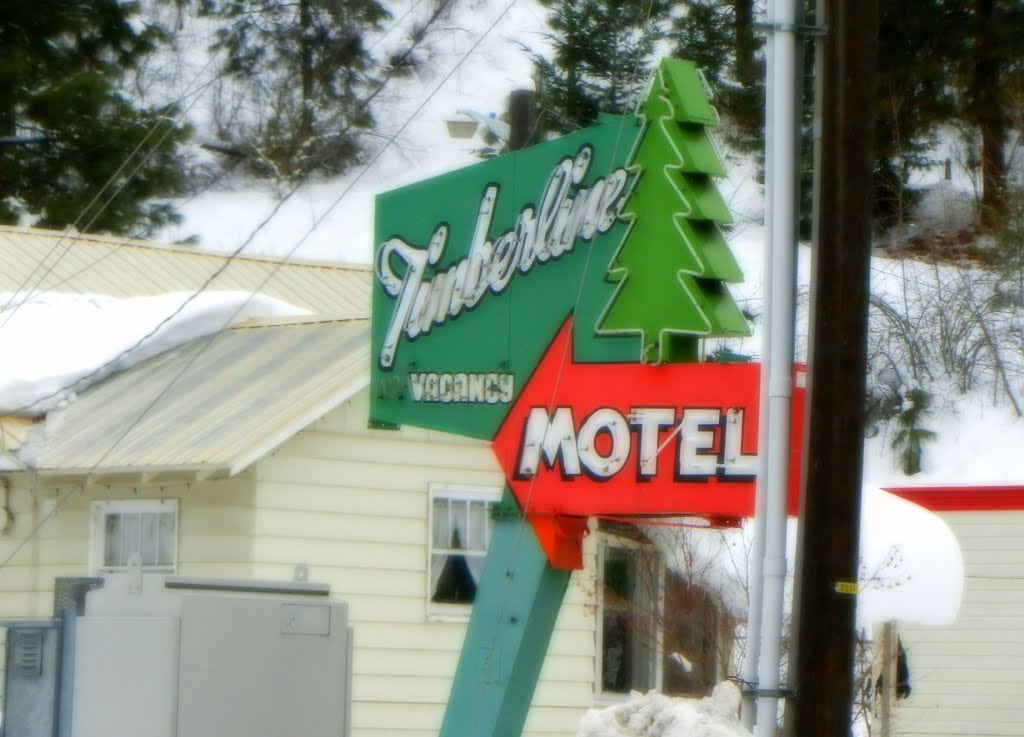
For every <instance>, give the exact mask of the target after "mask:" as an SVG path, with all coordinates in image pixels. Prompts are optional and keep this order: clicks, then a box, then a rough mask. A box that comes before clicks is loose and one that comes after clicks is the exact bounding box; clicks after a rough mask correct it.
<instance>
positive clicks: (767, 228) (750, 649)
mask: <svg viewBox="0 0 1024 737" xmlns="http://www.w3.org/2000/svg"><path fill="white" fill-rule="evenodd" d="M772 39H773V34H769V35H768V38H767V42H766V44H765V56H766V61H767V78H768V80H770V79H771V73H772V69H773V68H774V64H773V53H772ZM766 85H767V80H766ZM772 110H773V106H772V96H771V95H770V94H766V95H765V114H764V138H765V147H764V161H765V173H766V176H765V208H764V233H765V249H764V272H763V274H762V280H761V283H762V284H763V285H765V286H764V289H765V295H764V313H763V315H764V321H763V324H762V326H761V382H760V393H759V394H758V397H759V400H758V401H759V405H760V407H759V410H758V427H757V438H758V440H757V447H758V448H759V449H760V451H759V453H758V458H757V483H756V486H755V492H754V530H753V537H752V539H751V546H750V561H749V563H748V565H747V576H748V579H747V642H746V649H745V652H744V655H743V663H742V667H741V670H740V678H741V679H742V686H743V689H744V692H745V695H746V698H744V699H743V702H742V705H741V709H740V722H741V723H742V724H743V726H744V728H746V729H747V730H748V731H753V728H754V719H755V715H756V713H757V695H756V691H754V690H753V689H756V687H757V671H758V663H759V661H760V656H761V619H762V617H761V615H762V610H763V607H764V540H765V526H766V524H767V517H766V516H765V512H766V509H765V503H766V481H767V478H768V452H767V449H766V446H767V443H766V438H767V437H768V427H769V425H768V417H769V415H770V412H769V406H768V396H769V384H768V377H769V374H770V367H771V361H772V355H771V350H770V348H769V346H770V345H771V335H772V313H771V309H772V305H771V300H770V295H771V286H770V285H771V283H772V266H773V264H772V249H771V232H772V212H773V209H774V208H773V206H772V198H773V195H774V194H775V187H772V186H770V184H769V182H768V179H767V175H768V172H772V171H774V166H773V165H772V145H771V144H772V139H773V135H772V122H773V121H772Z"/></svg>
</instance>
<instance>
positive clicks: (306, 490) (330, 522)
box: [254, 391, 594, 737]
mask: <svg viewBox="0 0 1024 737" xmlns="http://www.w3.org/2000/svg"><path fill="white" fill-rule="evenodd" d="M367 396H368V395H367V392H365V391H364V392H362V393H361V394H360V395H359V396H358V397H356V398H355V399H353V400H351V401H350V402H348V403H346V404H345V405H344V406H342V407H340V408H338V409H337V410H335V411H334V412H331V413H330V414H328V415H327V416H326V417H324V418H322V419H321V420H319V421H318V422H316V423H314V424H313V425H312V426H311V427H309V428H307V430H306V431H304V432H302V433H300V434H298V435H297V436H295V437H294V438H292V439H291V440H289V441H288V442H286V443H285V444H284V445H283V446H281V448H279V449H278V450H277V451H276V452H275V453H274V454H273V455H272V456H270V457H267V458H265V459H264V460H262V461H261V462H260V463H259V464H258V468H257V477H258V482H257V512H256V517H255V521H254V574H255V575H256V576H257V577H269V578H282V577H285V578H287V577H290V576H291V575H292V573H293V572H294V571H295V568H296V566H297V565H299V564H306V565H307V566H308V575H309V579H310V580H311V581H317V582H325V583H328V584H330V586H331V592H332V595H333V596H334V597H336V598H338V599H341V600H344V601H346V602H348V605H349V612H350V617H351V621H352V625H353V627H354V631H355V653H354V662H353V713H352V729H353V737H390V736H391V735H398V734H401V735H403V737H416V736H418V735H422V736H424V737H425V736H426V735H431V736H433V735H436V734H437V730H438V729H439V727H440V724H441V719H442V716H443V713H444V706H445V704H446V703H447V700H448V693H449V689H450V687H451V680H452V677H453V675H454V672H455V667H456V664H457V662H458V657H459V653H460V651H461V648H462V642H463V637H464V633H465V626H466V625H465V622H459V621H456V622H450V621H432V620H431V619H430V618H429V617H428V613H427V565H428V544H429V536H428V529H427V520H428V505H429V488H430V486H431V484H439V485H448V486H469V487H484V488H494V489H496V490H500V489H501V488H502V487H503V486H504V476H503V474H502V472H501V470H500V468H499V467H498V465H497V463H496V461H495V460H494V458H493V455H492V453H491V450H490V448H489V447H488V445H487V444H485V443H481V442H477V441H471V440H467V439H464V438H458V437H454V436H450V435H445V434H442V433H434V432H427V431H423V430H418V429H415V428H402V429H401V430H397V431H393V430H369V429H367V426H366V418H367V416H368V407H367ZM587 558H588V560H591V561H592V560H593V553H592V551H590V552H589V553H588V556H587ZM588 575H592V571H591V572H589V573H588ZM585 579H586V576H584V577H583V580H585ZM591 596H592V586H590V587H588V586H586V585H584V584H580V583H578V582H577V574H574V577H573V583H572V584H571V585H570V588H569V591H568V593H567V596H566V601H565V603H564V605H563V607H562V611H561V613H560V617H559V624H558V628H557V629H556V634H555V636H554V639H553V641H552V644H551V648H550V652H549V655H548V658H547V660H546V661H545V664H544V668H543V671H542V675H541V683H540V684H539V686H538V689H537V692H536V694H535V698H534V706H533V708H532V710H531V714H530V717H529V721H528V728H527V731H526V734H527V735H533V736H536V737H540V736H541V735H549V734H561V735H568V734H572V733H574V732H575V730H576V726H577V724H578V722H579V719H580V717H581V716H582V714H583V711H584V710H585V709H586V708H587V707H589V706H591V705H592V703H593V676H594V610H593V601H592V599H591V598H589V597H591Z"/></svg>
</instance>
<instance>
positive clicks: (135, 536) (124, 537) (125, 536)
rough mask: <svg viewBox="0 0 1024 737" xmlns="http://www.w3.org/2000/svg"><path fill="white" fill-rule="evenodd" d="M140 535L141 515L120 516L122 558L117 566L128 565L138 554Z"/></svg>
mask: <svg viewBox="0 0 1024 737" xmlns="http://www.w3.org/2000/svg"><path fill="white" fill-rule="evenodd" d="M141 535H142V515H141V514H123V515H121V554H122V555H123V556H124V557H123V559H122V560H121V562H120V563H118V565H121V566H126V565H128V564H129V563H130V562H131V560H132V557H133V556H135V555H138V554H139V552H140V544H141V540H140V538H141Z"/></svg>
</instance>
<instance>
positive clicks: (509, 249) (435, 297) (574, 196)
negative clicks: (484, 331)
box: [374, 145, 628, 369]
mask: <svg viewBox="0 0 1024 737" xmlns="http://www.w3.org/2000/svg"><path fill="white" fill-rule="evenodd" d="M593 156H594V150H593V147H592V146H590V145H584V146H581V147H580V149H579V150H578V151H577V152H576V155H575V156H572V157H566V158H564V159H562V160H561V161H559V162H558V164H557V165H556V166H555V168H554V169H553V170H552V171H551V174H550V176H549V177H548V180H547V183H546V185H545V187H544V191H543V193H542V194H541V198H540V207H539V208H535V206H534V205H533V204H528V205H525V206H524V207H523V208H522V209H521V210H520V211H519V216H518V217H517V218H516V223H515V225H514V226H513V227H511V228H509V229H507V230H505V231H504V232H503V233H502V234H501V235H499V236H498V237H497V238H495V239H494V240H491V239H489V238H488V236H487V234H488V233H489V232H490V229H491V220H492V218H493V217H494V208H495V206H496V204H497V201H498V194H499V187H498V185H497V184H489V185H487V186H486V187H485V188H484V191H483V195H482V196H481V198H480V205H479V209H478V211H477V219H476V226H475V228H474V231H473V239H472V241H471V242H470V248H469V253H468V254H467V255H466V256H465V257H463V258H462V259H460V260H458V261H457V262H455V263H454V264H452V265H451V266H450V267H449V268H447V269H445V270H444V271H438V272H436V273H435V274H434V275H433V277H432V278H430V279H428V278H426V277H427V270H428V268H430V267H433V266H436V264H437V263H438V262H439V261H440V260H441V256H442V255H443V254H444V250H445V248H446V247H447V245H448V225H447V224H446V223H439V224H438V225H437V226H436V227H435V228H434V232H433V234H432V235H431V237H430V243H429V244H428V245H427V246H426V247H425V248H424V247H420V246H416V245H414V244H412V243H409V242H407V241H405V240H403V239H402V238H400V237H398V236H395V237H392V238H389V239H388V240H386V241H384V242H383V243H382V244H381V245H380V247H379V248H378V249H377V258H376V262H375V265H374V270H375V272H376V275H377V279H378V280H379V281H380V283H381V285H382V286H383V287H384V290H385V292H387V294H388V295H389V296H390V297H393V298H394V299H395V309H394V311H393V312H392V315H391V321H390V323H389V324H388V328H387V332H386V334H385V336H384V341H383V344H382V345H381V349H380V355H379V356H378V362H379V363H380V366H381V368H384V369H389V368H391V367H392V365H393V364H394V360H395V354H396V353H397V351H398V344H399V341H400V340H401V338H402V336H403V335H404V336H405V337H406V338H409V339H413V338H416V337H417V336H419V335H423V334H425V333H429V332H430V330H431V329H432V328H433V327H434V326H435V325H443V324H444V323H446V322H447V321H448V320H450V319H452V318H455V317H458V316H459V314H461V313H462V311H463V310H464V309H471V308H473V307H475V306H476V305H477V304H478V303H479V302H480V300H481V299H483V297H484V295H485V294H487V292H488V291H490V292H491V293H492V294H501V293H502V292H504V291H505V289H506V288H508V285H509V283H510V282H511V281H512V277H513V276H515V274H516V272H517V271H518V272H519V273H520V274H526V273H528V272H529V271H530V270H531V269H533V267H534V266H536V265H538V264H544V263H547V262H548V261H550V260H552V259H557V258H558V257H560V256H561V255H562V254H564V253H566V252H568V251H571V250H573V248H574V247H575V245H576V242H577V241H579V240H582V241H585V242H586V241H590V240H591V239H593V237H594V236H595V235H598V234H603V233H607V232H608V231H609V230H610V229H611V228H612V226H613V225H614V224H615V222H616V220H617V219H618V217H619V214H620V212H621V210H622V206H623V203H624V201H625V194H624V193H625V189H626V181H627V178H628V175H627V172H626V170H625V169H622V168H619V169H615V170H613V171H612V172H610V173H609V174H608V176H607V177H599V178H598V179H597V180H596V181H595V182H594V183H593V184H591V185H590V186H589V187H583V186H581V184H582V182H583V180H584V179H585V178H586V175H587V172H588V171H589V170H590V164H591V161H592V160H593Z"/></svg>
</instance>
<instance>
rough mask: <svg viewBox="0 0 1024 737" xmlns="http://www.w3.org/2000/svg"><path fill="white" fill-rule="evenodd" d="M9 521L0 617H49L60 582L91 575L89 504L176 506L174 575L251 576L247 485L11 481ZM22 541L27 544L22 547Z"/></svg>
mask: <svg viewBox="0 0 1024 737" xmlns="http://www.w3.org/2000/svg"><path fill="white" fill-rule="evenodd" d="M11 481H12V488H11V492H10V502H9V503H10V506H11V509H12V512H13V517H14V522H13V524H12V525H11V526H10V528H9V529H7V530H6V531H4V532H3V534H2V535H0V556H2V557H0V561H3V560H6V559H7V558H8V557H9V556H10V555H11V554H12V553H13V552H14V550H15V549H16V548H17V547H18V546H21V549H20V550H19V551H18V552H17V554H16V555H14V557H13V558H12V559H11V560H10V561H9V562H8V563H7V565H5V566H4V567H3V568H2V569H0V617H8V618H24V617H39V616H51V615H52V612H53V582H54V579H55V578H57V577H58V576H87V575H90V570H89V565H90V559H89V554H90V540H91V524H92V523H91V512H90V510H91V503H92V502H94V501H102V500H115V499H170V498H173V499H177V500H178V545H177V572H178V573H179V574H181V575H187V576H214V577H220V578H249V577H251V575H252V536H251V530H252V526H253V518H254V509H253V501H254V494H253V479H252V476H251V475H242V476H240V477H237V478H234V479H223V480H219V481H204V482H196V483H169V484H166V483H165V484H157V483H138V484H116V485H109V486H108V485H105V484H103V485H101V484H92V485H89V486H87V487H85V488H84V489H82V488H80V487H75V486H68V485H54V484H52V483H48V482H47V481H46V479H32V478H31V477H28V476H12V477H11ZM37 527H38V529H36V528H37ZM26 540H27V542H26Z"/></svg>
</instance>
